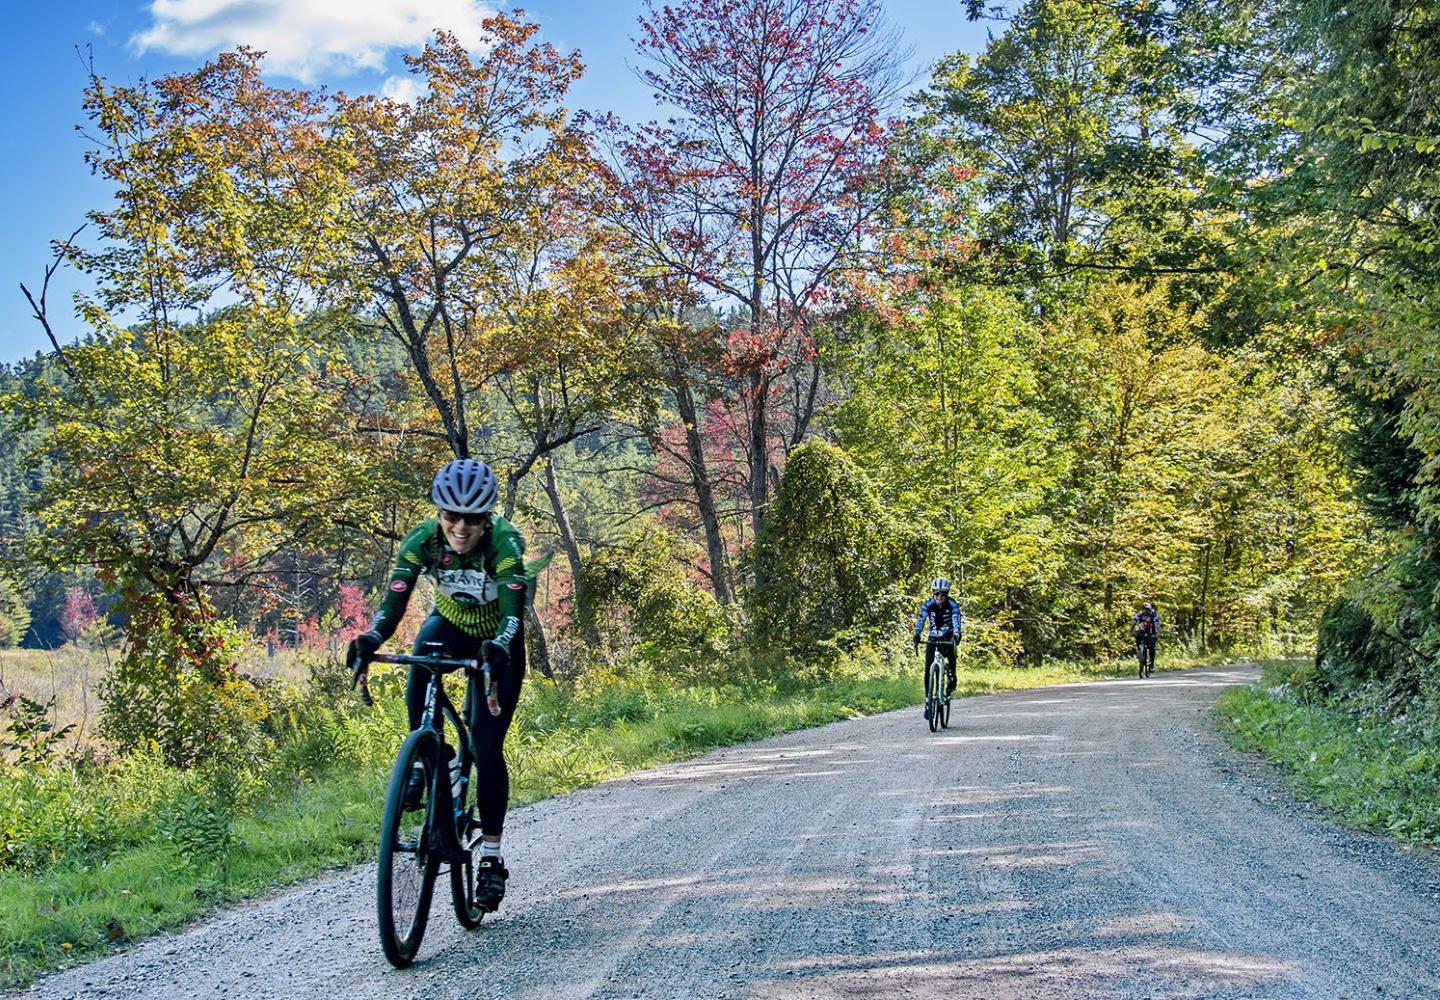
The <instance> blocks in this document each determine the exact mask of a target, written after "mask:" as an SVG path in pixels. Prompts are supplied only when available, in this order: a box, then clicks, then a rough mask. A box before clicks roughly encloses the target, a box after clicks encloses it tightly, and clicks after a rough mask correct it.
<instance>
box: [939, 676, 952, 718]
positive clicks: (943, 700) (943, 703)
mask: <svg viewBox="0 0 1440 1000" xmlns="http://www.w3.org/2000/svg"><path fill="white" fill-rule="evenodd" d="M940 683H942V684H945V685H946V686H948V682H947V679H946V678H944V677H942V678H941V681H940ZM940 691H941V692H942V693H941V695H940V712H939V715H940V728H941V729H949V728H950V696H949V695H948V694H944V693H943V692H944V691H945V688H944V687H942V688H941V689H940Z"/></svg>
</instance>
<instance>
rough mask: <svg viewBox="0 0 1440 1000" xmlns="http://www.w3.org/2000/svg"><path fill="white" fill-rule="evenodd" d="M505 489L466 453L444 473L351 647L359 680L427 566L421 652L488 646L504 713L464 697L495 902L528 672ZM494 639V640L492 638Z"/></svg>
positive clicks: (416, 776)
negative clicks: (428, 603) (435, 646)
mask: <svg viewBox="0 0 1440 1000" xmlns="http://www.w3.org/2000/svg"><path fill="white" fill-rule="evenodd" d="M497 492H498V488H497V483H496V481H495V474H494V473H493V472H491V471H490V467H489V466H488V465H486V464H485V463H484V462H477V461H475V460H474V459H470V458H458V459H456V460H455V461H453V462H449V463H448V464H446V465H445V467H444V468H442V469H441V470H440V471H439V472H438V473H436V475H435V481H434V483H433V484H432V485H431V487H430V499H431V500H433V501H434V502H435V506H436V507H437V508H439V510H438V512H437V516H435V517H432V518H430V519H429V520H428V521H425V522H423V523H422V524H420V525H418V526H416V527H415V528H414V529H412V530H411V531H410V533H409V534H407V535H406V536H405V538H404V540H403V541H401V543H400V552H399V555H398V556H397V557H396V560H395V569H394V570H393V571H392V572H391V574H390V585H389V589H388V590H387V591H386V592H385V600H384V602H383V603H381V605H380V610H379V611H378V612H376V614H375V619H374V621H372V622H371V624H370V631H368V632H365V633H363V634H361V635H358V636H356V637H355V638H354V639H353V640H352V641H351V643H350V648H349V650H348V651H347V654H346V662H347V663H348V665H349V666H350V669H351V670H352V671H353V673H354V675H355V677H356V678H357V679H358V678H359V677H360V675H362V674H364V673H365V672H366V671H367V670H368V669H369V664H370V657H371V656H372V655H373V654H374V652H375V650H376V649H377V648H378V647H379V646H380V644H381V643H382V642H384V641H385V640H386V639H388V638H390V636H391V635H392V634H393V633H394V631H395V627H396V626H397V625H399V624H400V619H401V618H402V617H403V616H404V614H405V608H406V606H407V605H408V604H409V603H410V594H411V592H412V591H413V590H414V589H415V583H416V581H417V580H418V579H419V578H420V576H421V575H422V574H426V575H429V576H431V577H432V578H433V579H434V581H435V606H434V608H433V609H432V610H431V612H430V616H429V617H428V618H426V619H425V623H424V624H423V625H421V626H420V633H419V635H417V636H416V637H415V649H414V652H415V655H417V656H418V655H422V654H424V653H427V652H429V650H428V649H426V644H427V643H440V644H441V645H442V646H443V647H444V649H443V652H444V655H445V656H449V657H456V658H478V657H479V656H480V651H481V649H482V647H483V648H484V650H485V658H486V660H487V661H488V662H489V663H490V668H491V671H492V675H493V677H494V679H495V685H496V687H497V688H498V691H499V701H500V709H501V711H500V715H499V716H492V715H490V713H489V712H487V711H482V710H480V706H481V705H482V704H484V701H485V699H484V697H483V696H475V697H471V698H468V699H467V700H466V703H467V705H469V706H471V712H470V715H469V717H468V719H467V721H468V723H469V727H470V733H471V739H472V740H473V741H474V744H475V746H474V748H473V750H474V754H475V801H476V806H477V807H478V809H479V813H480V832H481V836H482V843H481V857H480V865H479V868H478V869H477V871H476V873H475V897H476V901H477V902H479V903H480V905H481V906H482V907H484V908H485V909H487V910H494V909H495V908H496V907H498V906H499V905H500V901H501V900H502V899H504V898H505V880H506V879H507V878H509V877H510V872H509V871H508V870H507V869H506V867H505V861H504V858H503V857H502V856H501V853H500V839H501V833H502V832H503V830H504V826H505V807H506V805H507V803H508V801H509V798H510V773H509V771H508V769H507V768H506V766H505V754H504V743H505V733H506V732H507V731H508V730H509V728H510V719H511V717H512V716H513V715H514V714H515V704H516V702H518V701H519V700H520V685H521V682H522V681H523V680H524V678H525V629H524V623H523V618H522V615H523V614H524V609H525V592H526V578H525V568H524V565H523V560H524V554H525V541H524V539H522V538H521V537H520V533H519V532H518V531H516V530H515V528H514V527H513V526H512V525H511V524H510V522H508V521H506V520H505V519H504V518H503V517H499V516H498V515H496V514H494V513H493V508H494V506H495V497H496V494H497ZM487 639H489V640H493V641H492V642H490V643H489V644H488V645H487V644H486V642H485V640H487ZM429 681H430V678H429V676H428V674H427V673H426V671H425V670H424V668H423V667H411V668H410V678H409V682H408V683H407V684H406V686H405V701H406V705H407V707H408V709H409V712H410V728H411V729H412V730H413V729H415V728H416V727H418V726H419V725H420V719H421V717H422V716H423V715H424V712H425V705H424V700H425V690H426V688H427V687H428V685H429ZM471 683H472V684H473V683H475V681H474V680H473V679H472V681H471ZM423 786H424V773H423V771H419V770H417V771H416V772H415V773H413V774H412V775H411V776H410V785H409V787H407V789H406V798H407V800H408V801H411V802H418V801H419V800H420V798H421V797H422V795H423Z"/></svg>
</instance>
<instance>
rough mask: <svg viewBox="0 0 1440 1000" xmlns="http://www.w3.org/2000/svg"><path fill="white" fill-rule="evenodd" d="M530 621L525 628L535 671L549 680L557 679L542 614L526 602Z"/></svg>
mask: <svg viewBox="0 0 1440 1000" xmlns="http://www.w3.org/2000/svg"><path fill="white" fill-rule="evenodd" d="M525 609H526V611H527V612H528V617H529V619H530V622H529V624H528V625H527V626H526V628H525V641H526V642H527V643H529V644H530V650H529V653H530V657H529V658H530V660H531V662H533V663H534V664H535V669H536V670H539V671H540V673H541V674H542V675H543V676H544V677H545V678H546V679H548V680H552V681H553V680H554V679H555V670H554V668H553V667H552V666H551V665H550V640H549V638H548V637H547V636H546V634H545V623H544V622H543V621H541V620H540V612H538V611H536V610H535V605H534V604H531V603H530V602H528V601H527V602H526V606H525Z"/></svg>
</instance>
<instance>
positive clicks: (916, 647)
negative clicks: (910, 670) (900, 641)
mask: <svg viewBox="0 0 1440 1000" xmlns="http://www.w3.org/2000/svg"><path fill="white" fill-rule="evenodd" d="M915 652H916V654H919V652H920V637H919V636H918V635H917V636H916V637H915Z"/></svg>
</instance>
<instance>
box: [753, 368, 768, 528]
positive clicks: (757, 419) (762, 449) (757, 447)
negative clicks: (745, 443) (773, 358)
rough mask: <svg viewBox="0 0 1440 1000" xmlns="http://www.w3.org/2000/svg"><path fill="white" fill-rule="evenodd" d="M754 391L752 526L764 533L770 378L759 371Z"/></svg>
mask: <svg viewBox="0 0 1440 1000" xmlns="http://www.w3.org/2000/svg"><path fill="white" fill-rule="evenodd" d="M750 388H751V391H752V392H753V393H754V400H753V403H752V409H751V411H750V529H751V532H752V533H753V536H754V537H755V538H756V539H758V538H759V537H760V529H761V528H763V527H764V526H765V504H766V501H767V500H768V499H769V491H770V449H769V440H768V439H769V436H770V435H769V434H768V427H767V423H766V420H767V413H766V410H765V404H766V403H767V402H768V400H767V398H766V397H768V396H769V395H770V380H769V379H768V378H766V377H765V376H764V375H763V374H756V375H754V376H753V377H752V378H751V380H750Z"/></svg>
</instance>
